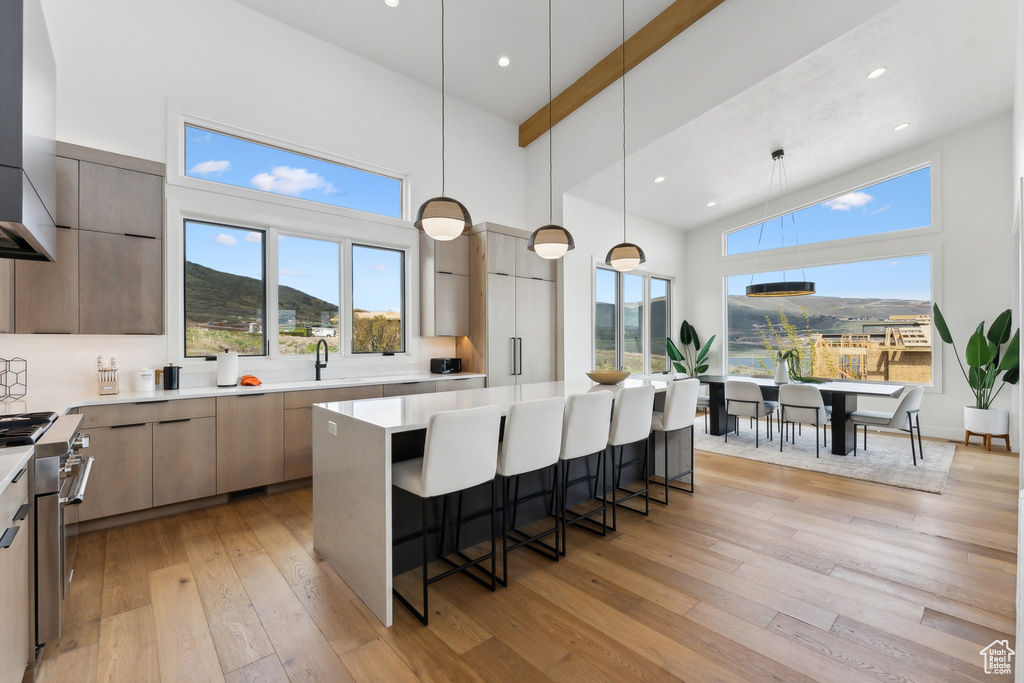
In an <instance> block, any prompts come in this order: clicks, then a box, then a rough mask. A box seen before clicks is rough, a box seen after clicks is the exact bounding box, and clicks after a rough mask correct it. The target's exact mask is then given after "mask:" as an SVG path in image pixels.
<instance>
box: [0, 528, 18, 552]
mask: <svg viewBox="0 0 1024 683" xmlns="http://www.w3.org/2000/svg"><path fill="white" fill-rule="evenodd" d="M20 528H21V527H20V526H11V527H7V531H5V532H4V535H3V536H0V550H3V549H4V548H10V547H11V543H13V542H14V537H15V536H17V535H18V529H20Z"/></svg>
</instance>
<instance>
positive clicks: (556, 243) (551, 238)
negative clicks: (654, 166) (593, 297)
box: [526, 0, 576, 260]
mask: <svg viewBox="0 0 1024 683" xmlns="http://www.w3.org/2000/svg"><path fill="white" fill-rule="evenodd" d="M551 93H552V90H551V0H548V225H544V226H541V227H539V228H537V229H536V230H534V231H533V234H532V235H530V241H529V243H528V244H527V245H526V248H527V249H529V250H530V251H532V252H535V253H536V254H537V256H540V257H541V258H544V259H552V260H553V259H560V258H562V257H563V256H565V252H567V251H569V250H571V249H575V248H576V243H575V242H573V240H572V235H571V234H570V233H569V231H568V230H566V229H565V228H563V227H562V226H561V225H555V223H554V219H553V218H552V215H553V214H554V201H553V199H552V198H553V196H554V190H553V187H554V179H553V176H552V173H551V147H552V141H551V138H552V137H553V136H554V134H555V131H554V129H553V128H552V127H551V118H552V117H551V102H552V94H551Z"/></svg>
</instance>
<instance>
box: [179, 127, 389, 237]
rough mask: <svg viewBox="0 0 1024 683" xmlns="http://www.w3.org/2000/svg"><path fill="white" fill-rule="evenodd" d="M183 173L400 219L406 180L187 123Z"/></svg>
mask: <svg viewBox="0 0 1024 683" xmlns="http://www.w3.org/2000/svg"><path fill="white" fill-rule="evenodd" d="M185 175H186V176H187V177H189V178H198V179H201V180H206V181H210V182H214V183H221V184H224V185H231V186H234V187H241V188H245V189H248V190H256V191H259V192H268V193H271V194H277V195H284V196H288V197H297V198H299V199H306V200H309V201H313V202H319V203H321V204H330V205H331V206H340V207H343V208H346V209H356V210H357V211H366V212H368V213H375V214H379V215H381V216H391V217H393V218H401V217H402V181H401V180H400V179H398V178H391V177H389V176H386V175H381V174H379V173H373V172H371V171H366V170H363V169H358V168H353V167H351V166H346V165H344V164H339V163H336V162H332V161H326V160H324V159H318V158H316V157H313V156H309V155H306V154H299V153H297V152H292V151H288V150H285V149H280V148H278V147H274V146H271V145H265V144H262V143H259V142H254V141H252V140H246V139H245V138H240V137H237V136H234V135H226V134H224V133H218V132H217V131H214V130H209V129H206V128H200V127H198V126H193V125H189V124H185Z"/></svg>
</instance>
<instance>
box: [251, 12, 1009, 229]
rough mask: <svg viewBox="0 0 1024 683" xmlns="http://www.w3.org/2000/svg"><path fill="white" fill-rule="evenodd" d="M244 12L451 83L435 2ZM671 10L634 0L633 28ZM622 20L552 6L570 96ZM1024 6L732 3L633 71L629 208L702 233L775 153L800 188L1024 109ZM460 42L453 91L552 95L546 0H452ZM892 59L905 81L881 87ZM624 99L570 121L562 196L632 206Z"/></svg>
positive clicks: (611, 99) (746, 191)
mask: <svg viewBox="0 0 1024 683" xmlns="http://www.w3.org/2000/svg"><path fill="white" fill-rule="evenodd" d="M235 2H238V3H239V4H241V5H245V6H247V7H250V8H252V9H254V10H256V11H259V12H262V13H263V14H266V15H268V16H270V17H272V18H275V19H277V20H279V21H282V22H284V23H286V24H288V25H290V26H292V27H294V28H296V29H298V30H301V31H304V32H306V33H309V34H310V35H313V36H315V37H317V38H320V39H322V40H325V41H328V42H330V43H333V44H335V45H338V46H339V47H342V48H344V49H346V50H348V51H350V52H353V53H355V54H357V55H360V56H362V57H364V58H366V59H368V60H371V61H373V62H376V63H379V64H381V65H383V66H385V67H387V68H389V69H391V70H393V71H396V72H398V73H401V74H404V75H406V76H408V77H410V78H412V79H414V80H417V81H420V82H422V83H425V84H427V85H429V86H432V87H435V88H439V87H440V54H439V53H440V41H439V39H440V13H439V7H440V3H439V2H437V1H436V0H432V1H431V2H424V1H423V0H401V2H400V4H399V5H398V6H397V7H395V8H390V7H387V6H386V5H385V4H384V0H302V1H301V2H288V3H286V2H280V1H279V0H235ZM669 4H670V2H669V0H629V2H628V3H627V7H626V12H627V14H626V32H627V35H631V34H632V33H634V32H635V31H636V30H638V29H639V28H640V27H642V26H643V25H644V24H646V23H647V22H648V21H650V20H651V19H652V18H654V17H655V16H656V15H657V14H658V13H659V12H660V11H661V10H663V9H664V8H665V7H667V6H668V5H669ZM620 12H621V4H620V1H619V0H553V20H552V23H553V29H552V30H553V42H554V57H553V67H552V68H553V72H554V76H553V80H554V89H555V93H556V94H557V93H558V92H560V91H561V90H563V89H564V88H565V87H567V86H568V85H569V84H571V83H572V82H573V81H575V80H576V78H578V77H579V76H580V75H582V74H583V73H584V72H585V71H586V70H587V69H589V68H590V67H591V66H593V65H594V64H595V63H597V62H598V61H599V60H600V59H601V58H602V57H604V56H605V55H607V54H608V53H609V52H610V51H611V50H613V49H614V48H615V47H616V46H617V45H619V43H620V40H621V30H622V27H621V14H620ZM1016 12H1017V3H1016V1H1015V0H984V1H983V2H965V1H964V0H858V2H838V3H821V0H753V1H752V0H726V2H725V3H724V4H723V5H721V6H720V7H719V8H717V9H716V10H714V11H712V12H711V14H709V15H708V16H707V17H705V18H704V19H702V20H701V21H699V22H697V24H696V25H695V26H694V27H692V28H691V29H688V30H687V31H686V32H684V33H683V34H682V35H681V36H679V37H677V38H676V39H675V40H674V41H672V42H671V43H670V44H669V45H667V46H666V47H665V48H662V50H661V51H659V52H658V53H656V54H655V55H654V56H652V57H651V58H649V59H648V60H647V61H646V62H645V63H644V64H642V65H641V67H640V68H639V69H636V70H634V71H632V72H630V74H629V75H628V76H627V86H628V94H627V97H629V94H630V93H634V94H633V96H632V98H631V100H630V102H629V107H628V112H629V113H628V117H627V125H628V127H629V139H630V146H629V150H630V154H629V157H628V160H627V171H628V179H629V182H628V201H629V204H628V208H629V212H630V214H632V215H636V216H638V217H641V218H644V219H647V220H650V221H653V222H656V223H659V224H662V225H665V226H669V227H673V228H677V229H681V230H686V229H691V228H693V227H696V226H698V225H702V224H706V223H708V222H710V221H713V220H717V219H720V218H722V217H724V216H727V215H729V214H732V213H734V212H736V211H741V210H743V209H747V208H749V207H751V206H754V205H756V204H758V203H763V202H764V201H765V195H766V190H767V182H768V176H769V173H770V171H771V157H770V152H771V151H772V150H773V149H776V148H779V147H784V148H785V149H786V168H787V172H788V176H789V183H790V187H791V188H792V189H794V190H798V189H799V188H800V187H803V186H806V185H809V184H812V183H814V182H817V181H820V180H823V179H826V178H829V177H833V176H836V175H838V174H841V173H844V172H846V171H849V170H851V169H854V168H857V167H858V166H863V165H865V164H866V163H868V162H870V161H872V160H874V159H878V158H881V157H885V156H888V155H891V154H895V153H898V152H900V151H902V150H906V149H910V148H912V147H915V146H918V145H920V144H923V143H926V142H927V141H929V140H933V139H935V138H937V137H940V136H941V135H944V134H946V133H948V132H951V131H953V130H956V129H957V128H961V127H963V126H964V125H967V124H969V123H971V122H974V121H979V120H982V119H984V118H987V117H989V116H992V115H995V114H997V113H999V112H1002V111H1006V110H1008V109H1009V108H1010V107H1011V104H1012V99H1013V74H1014V64H1013V60H1014V55H1015V26H1016ZM445 36H446V37H445V52H446V58H445V68H446V74H445V89H446V92H447V93H449V94H450V95H452V96H454V97H457V98H459V99H461V100H464V101H466V102H469V103H471V104H474V105H476V106H478V107H480V108H481V109H483V110H485V111H488V112H491V113H493V114H495V115H497V116H500V117H502V118H504V119H507V120H508V121H510V122H512V123H514V124H516V125H518V124H519V123H522V121H524V120H525V119H526V118H527V117H528V116H529V115H531V114H532V113H533V112H535V111H536V110H538V109H540V108H541V107H542V106H543V105H544V104H545V103H546V101H547V38H548V36H547V2H544V0H515V1H514V2H513V1H510V0H447V1H446V2H445ZM815 41H817V42H815ZM501 55H507V56H508V57H509V58H510V59H511V61H512V63H511V65H510V66H509V67H507V68H505V69H502V68H500V67H499V66H498V65H497V59H498V57H499V56H501ZM681 65H684V66H682V67H681ZM876 66H885V67H887V69H888V71H887V72H886V73H885V75H883V76H882V77H880V78H878V79H875V80H868V79H867V78H866V76H867V73H868V71H870V70H871V69H873V68H875V67H876ZM634 83H635V84H636V85H635V86H634ZM619 92H620V91H619V89H618V88H617V87H614V86H613V87H612V88H610V89H609V90H607V91H605V92H604V93H602V95H600V96H598V97H597V98H595V99H594V100H592V101H591V103H589V104H588V105H586V106H585V107H584V109H582V110H580V111H578V112H577V113H576V114H574V115H573V116H571V117H570V118H569V119H567V120H566V122H563V123H562V124H559V126H557V127H556V128H555V147H556V152H555V155H556V158H555V160H554V165H555V176H556V177H555V185H556V192H558V191H568V192H570V193H571V194H573V195H575V196H579V197H582V198H584V199H587V200H589V201H592V202H594V203H597V204H600V205H605V206H608V207H610V208H613V209H621V207H622V164H621V149H622V147H621V119H620V118H619V116H620V115H619V113H617V112H618V111H619V110H620V109H621V99H620V95H619ZM588 110H589V111H588ZM902 121H908V122H910V123H911V126H910V127H909V128H908V129H906V130H904V131H901V132H894V131H893V127H894V126H895V125H896V124H897V123H900V122H902ZM574 128H575V129H574ZM563 129H564V130H565V132H564V133H563ZM566 142H567V143H568V144H566ZM559 143H562V145H564V147H571V148H572V149H573V150H574V152H575V153H574V154H573V155H572V158H570V159H565V158H564V156H563V158H559V157H558V154H557V148H558V147H559V146H560V144H559ZM588 143H589V144H588ZM538 144H539V145H543V148H544V149H543V156H544V160H545V162H546V159H547V138H546V137H544V138H541V140H540V141H538V143H534V146H537V145H538ZM564 147H563V148H564ZM534 166H535V164H534V165H530V164H528V168H533V167H534ZM543 171H544V176H545V177H544V178H543V179H542V180H543V183H542V184H543V187H544V190H545V191H544V192H543V194H544V197H545V199H546V195H547V192H546V190H547V177H546V171H547V168H546V163H545V164H544V169H543ZM657 176H664V177H665V178H666V181H665V182H663V183H660V184H654V183H653V179H654V178H655V177H657ZM536 181H537V179H529V178H528V182H527V185H528V187H529V186H531V184H532V185H533V186H534V187H536V185H537V182H536ZM712 200H714V201H716V202H717V205H716V206H715V207H713V208H707V207H706V206H705V205H706V204H707V202H708V201H712Z"/></svg>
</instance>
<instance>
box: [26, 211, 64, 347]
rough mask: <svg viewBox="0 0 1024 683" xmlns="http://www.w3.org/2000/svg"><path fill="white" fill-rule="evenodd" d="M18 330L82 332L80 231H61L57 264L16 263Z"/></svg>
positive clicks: (58, 236) (59, 230) (38, 262)
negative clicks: (79, 296) (79, 308)
mask: <svg viewBox="0 0 1024 683" xmlns="http://www.w3.org/2000/svg"><path fill="white" fill-rule="evenodd" d="M14 301H15V303H14V330H15V332H17V333H18V334H33V333H47V334H75V333H77V332H78V230H73V229H70V228H64V227H59V228H57V261H56V263H50V262H49V261H15V262H14Z"/></svg>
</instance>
